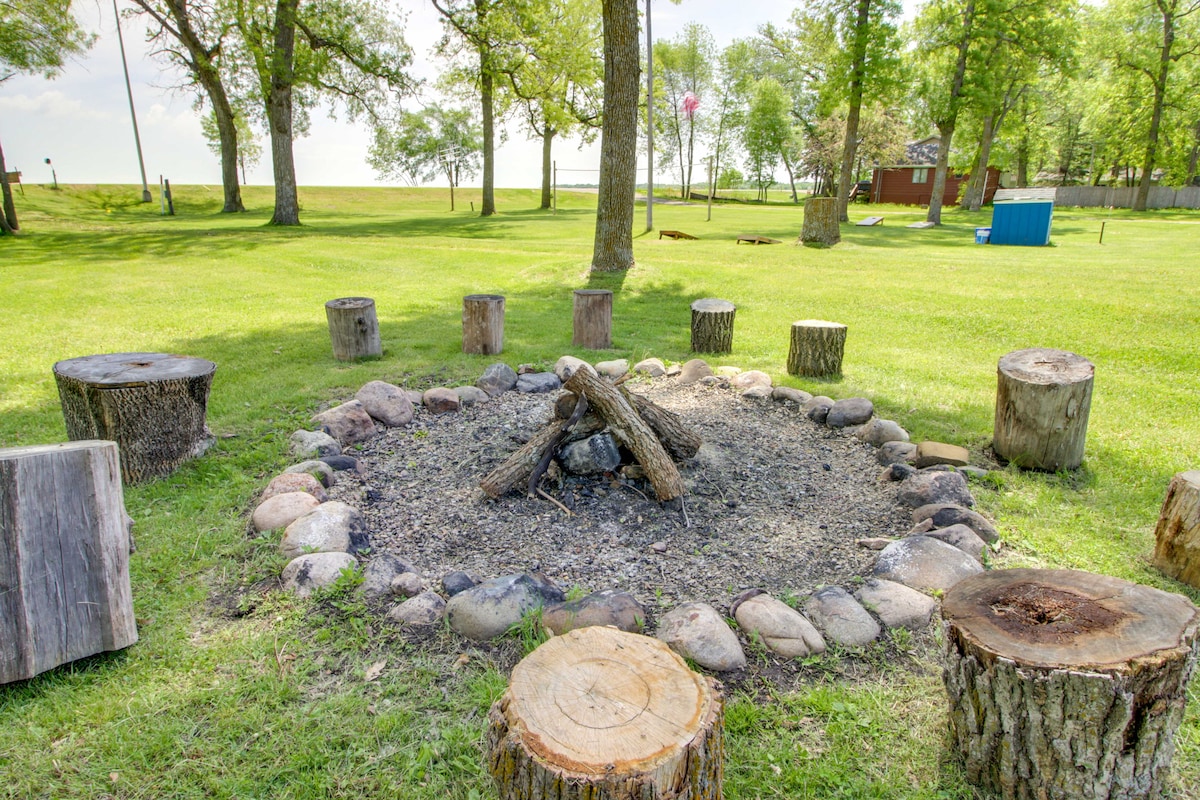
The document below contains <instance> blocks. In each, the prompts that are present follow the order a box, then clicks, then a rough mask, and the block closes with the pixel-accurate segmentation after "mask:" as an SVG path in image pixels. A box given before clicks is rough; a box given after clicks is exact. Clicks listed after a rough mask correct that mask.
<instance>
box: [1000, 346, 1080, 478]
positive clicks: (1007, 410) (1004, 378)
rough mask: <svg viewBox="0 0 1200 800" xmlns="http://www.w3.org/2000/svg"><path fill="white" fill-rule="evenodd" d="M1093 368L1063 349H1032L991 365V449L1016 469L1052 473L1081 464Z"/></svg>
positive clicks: (1015, 353) (1006, 357)
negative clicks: (993, 409)
mask: <svg viewBox="0 0 1200 800" xmlns="http://www.w3.org/2000/svg"><path fill="white" fill-rule="evenodd" d="M1095 372H1096V368H1095V367H1094V366H1092V362H1091V361H1088V360H1087V359H1086V358H1084V357H1083V356H1078V355H1076V354H1074V353H1068V352H1066V351H1065V350H1050V349H1048V348H1044V347H1032V348H1029V349H1026V350H1016V351H1014V352H1012V353H1009V354H1007V355H1005V356H1003V357H1002V358H1001V359H1000V362H999V364H998V366H997V369H996V422H995V429H994V431H993V440H992V449H993V450H995V452H996V455H997V456H999V457H1000V458H1001V460H1003V461H1006V462H1010V463H1012V464H1015V465H1017V466H1019V467H1025V468H1031V469H1038V470H1046V471H1049V472H1054V471H1057V470H1060V469H1075V468H1077V467H1078V466H1079V465H1080V464H1082V463H1083V447H1084V442H1085V441H1086V439H1087V424H1088V414H1089V412H1090V411H1091V407H1092V378H1093V375H1094V374H1095Z"/></svg>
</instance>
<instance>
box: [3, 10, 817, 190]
mask: <svg viewBox="0 0 1200 800" xmlns="http://www.w3.org/2000/svg"><path fill="white" fill-rule="evenodd" d="M118 6H119V7H120V8H122V9H125V8H127V7H128V3H127V2H125V1H124V0H118ZM398 6H399V7H400V8H402V9H405V10H406V11H407V13H408V21H407V25H406V37H407V39H408V42H409V44H410V45H411V46H412V48H413V51H414V71H415V72H416V73H417V74H418V75H419V76H422V77H430V76H433V75H435V74H436V70H437V68H438V65H437V62H436V59H435V57H434V56H433V55H432V53H431V49H432V47H433V44H434V42H435V41H436V39H437V37H438V35H439V33H440V30H441V26H440V24H439V22H438V16H437V14H436V12H435V11H434V10H433V7H432V6H431V5H430V4H429V2H428V0H407V1H406V2H401V3H398ZM639 6H644V0H643V2H639ZM793 7H794V4H793V3H789V2H784V1H782V0H733V1H731V0H683V2H681V3H680V4H678V5H675V4H672V3H666V2H661V1H660V2H658V3H656V4H655V5H654V6H653V12H652V13H653V19H652V30H653V33H654V38H655V39H656V40H658V39H671V38H673V37H675V36H676V35H677V34H678V33H679V31H680V30H681V29H682V28H683V26H684V25H686V24H687V23H689V22H699V23H701V24H703V25H705V26H707V27H708V29H709V30H710V31H712V33H713V36H714V37H715V38H716V40H717V44H718V46H722V47H723V46H724V45H726V44H728V43H729V42H730V41H732V40H733V39H736V38H742V37H746V36H751V35H753V34H754V32H755V30H756V29H757V27H758V26H759V25H760V24H762V23H765V22H776V23H783V22H786V20H787V18H788V15H789V14H790V12H791V9H792V8H793ZM79 14H80V18H81V20H82V22H83V25H84V26H85V27H86V28H87V29H89V30H91V31H94V32H96V33H97V34H98V36H99V38H98V40H97V41H96V44H95V46H94V47H93V49H92V50H91V51H90V52H89V53H88V54H86V55H85V56H84V57H82V58H80V59H78V60H75V61H73V62H71V63H69V64H68V65H67V67H66V69H65V70H64V72H63V74H62V75H60V76H59V77H58V78H56V79H54V80H45V79H42V78H38V77H28V76H18V77H15V78H12V79H11V80H9V81H7V82H5V83H3V84H0V143H2V144H3V147H4V155H5V160H6V161H7V164H8V168H9V169H10V170H12V169H19V170H21V171H22V172H23V173H24V178H23V180H24V181H26V182H29V183H49V181H50V167H48V166H47V165H46V164H45V163H44V162H45V159H46V158H51V159H52V160H53V164H54V167H55V169H56V170H57V172H58V179H59V180H60V181H62V182H64V183H140V181H141V177H140V175H139V172H138V162H137V151H136V148H135V146H134V139H133V130H132V126H131V123H130V115H129V101H128V98H127V95H126V92H125V84H124V81H123V79H122V72H121V55H120V50H119V48H118V42H117V35H116V23H115V17H114V14H113V8H112V0H94V2H90V3H89V2H84V3H80V4H79ZM122 30H123V32H124V37H125V50H126V54H127V56H128V61H129V70H130V76H131V80H132V84H133V101H134V106H135V108H136V110H137V122H138V128H139V131H140V134H141V140H142V150H143V154H144V156H145V162H146V172H147V179H148V181H149V182H150V184H152V185H153V184H157V183H158V178H159V175H163V176H165V177H166V178H167V179H168V180H170V181H172V182H173V183H176V184H185V183H190V184H208V185H218V186H219V185H220V182H221V173H220V165H219V163H218V160H217V158H216V156H214V155H213V154H212V153H211V152H210V151H209V149H208V147H207V145H206V143H205V141H204V138H203V136H202V135H201V133H200V121H199V117H198V116H197V114H196V112H195V111H194V110H193V108H192V105H193V98H192V96H191V95H190V94H187V93H182V92H173V91H171V90H170V89H169V88H167V87H169V86H170V85H171V84H172V82H173V78H172V75H171V73H170V72H167V71H164V69H163V67H162V65H161V63H160V62H159V61H157V60H155V59H154V58H152V57H151V56H150V47H149V45H148V44H147V43H146V40H145V31H144V29H142V28H139V27H136V25H135V24H134V23H132V22H131V21H128V20H125V21H123V22H122ZM702 100H703V99H702ZM262 144H263V147H264V153H265V154H264V158H263V160H262V161H263V163H261V164H259V166H258V167H257V168H256V169H254V170H252V171H251V172H250V174H249V175H248V181H247V182H248V183H250V184H270V183H271V182H272V181H271V170H270V158H269V144H268V143H267V142H266V141H265V137H264V140H263V142H262ZM368 144H369V135H368V133H367V131H366V128H365V127H364V126H362V125H351V124H347V123H345V122H343V121H335V120H331V119H328V118H327V117H326V115H325V113H324V112H323V111H316V112H314V114H313V124H312V129H311V131H310V133H309V135H308V136H307V137H305V138H302V139H298V140H297V142H296V172H297V177H298V179H299V182H300V184H301V185H331V186H371V185H378V184H380V183H381V182H380V181H379V180H378V179H377V178H376V177H375V173H374V171H373V170H372V169H371V168H370V167H369V166H368V165H367V163H366V161H365V156H366V152H367V146H368ZM554 155H555V158H556V160H557V162H558V166H559V169H560V170H566V169H568V168H573V169H581V170H595V169H597V167H598V162H599V146H598V145H593V146H592V147H588V148H585V149H583V150H579V149H578V142H575V141H571V140H569V139H568V140H564V141H560V142H556V143H555V154H554ZM540 165H541V144H540V142H537V141H529V140H527V139H526V138H525V136H524V134H523V133H521V132H520V131H519V130H517V129H516V128H515V127H513V128H512V129H511V130H510V135H509V137H508V141H507V142H506V143H505V144H504V145H502V147H501V148H500V150H499V151H498V153H497V158H496V185H497V186H499V187H532V186H538V185H540V180H541V173H540V169H541V166H540ZM656 171H657V170H656ZM595 174H596V173H590V174H589V173H576V174H569V173H566V172H564V173H563V174H562V175H560V180H561V181H562V182H564V183H576V182H578V183H583V182H591V181H594V180H595ZM663 177H665V176H660V178H659V179H660V180H661V179H662V178H663Z"/></svg>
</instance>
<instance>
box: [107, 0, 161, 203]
mask: <svg viewBox="0 0 1200 800" xmlns="http://www.w3.org/2000/svg"><path fill="white" fill-rule="evenodd" d="M113 15H114V16H115V17H116V18H117V43H118V44H119V45H120V46H121V67H122V68H124V70H125V91H126V92H127V93H128V94H129V118H130V119H131V120H133V143H134V144H136V145H137V154H138V168H139V169H141V171H142V202H143V203H149V202H151V201H153V200H154V196H153V195H151V194H150V184H148V183H146V162H145V161H144V160H143V159H142V137H141V136H139V135H138V126H137V114H136V113H135V112H134V110H133V86H132V85H130V83H129V63H128V62H127V61H126V60H125V38H124V37H123V36H121V12H120V11H118V10H117V0H113Z"/></svg>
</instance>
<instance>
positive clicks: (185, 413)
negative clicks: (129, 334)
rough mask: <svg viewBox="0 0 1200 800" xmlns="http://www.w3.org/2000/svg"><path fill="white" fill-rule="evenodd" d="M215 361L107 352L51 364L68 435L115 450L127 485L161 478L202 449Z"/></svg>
mask: <svg viewBox="0 0 1200 800" xmlns="http://www.w3.org/2000/svg"><path fill="white" fill-rule="evenodd" d="M216 370H217V365H216V364H214V363H213V362H211V361H208V360H207V359H203V358H194V357H192V356H181V355H170V354H167V353H108V354H104V355H94V356H81V357H79V358H71V359H67V360H66V361H59V362H58V363H56V364H55V365H54V379H55V382H56V383H57V384H58V395H59V399H60V400H61V401H62V409H63V419H64V420H65V422H66V426H67V438H68V439H70V440H72V441H83V440H90V439H105V440H108V441H112V442H116V443H117V445H118V447H119V448H120V456H121V475H122V477H123V478H124V479H125V481H126V482H127V483H137V482H139V481H145V480H150V479H152V478H161V477H164V476H166V475H169V474H171V473H172V472H174V471H175V470H176V469H177V468H178V467H179V466H180V465H181V464H183V463H184V462H185V461H188V460H189V459H192V458H196V457H198V456H200V455H202V454H203V453H204V451H205V450H207V449H208V448H209V447H210V446H211V445H212V443H213V442H214V441H215V439H214V437H213V435H212V433H211V432H210V431H209V429H208V424H207V421H206V416H207V412H208V392H209V389H210V388H211V387H212V381H213V375H214V373H215V372H216Z"/></svg>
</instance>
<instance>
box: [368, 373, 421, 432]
mask: <svg viewBox="0 0 1200 800" xmlns="http://www.w3.org/2000/svg"><path fill="white" fill-rule="evenodd" d="M354 399H355V400H357V401H358V402H360V403H362V404H363V408H365V409H366V411H367V413H368V414H370V415H371V418H372V419H376V420H379V421H380V422H382V423H383V424H384V425H387V426H388V427H389V428H398V427H400V426H401V425H407V424H408V423H410V422H412V419H413V413H414V412H413V404H412V400H410V399H409V397H408V392H406V391H405V390H404V389H401V388H400V387H399V386H395V385H393V384H390V383H387V382H385V381H370V382H369V383H364V384H363V386H362V388H361V389H359V390H358V391H357V392H356V393H355V395H354Z"/></svg>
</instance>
